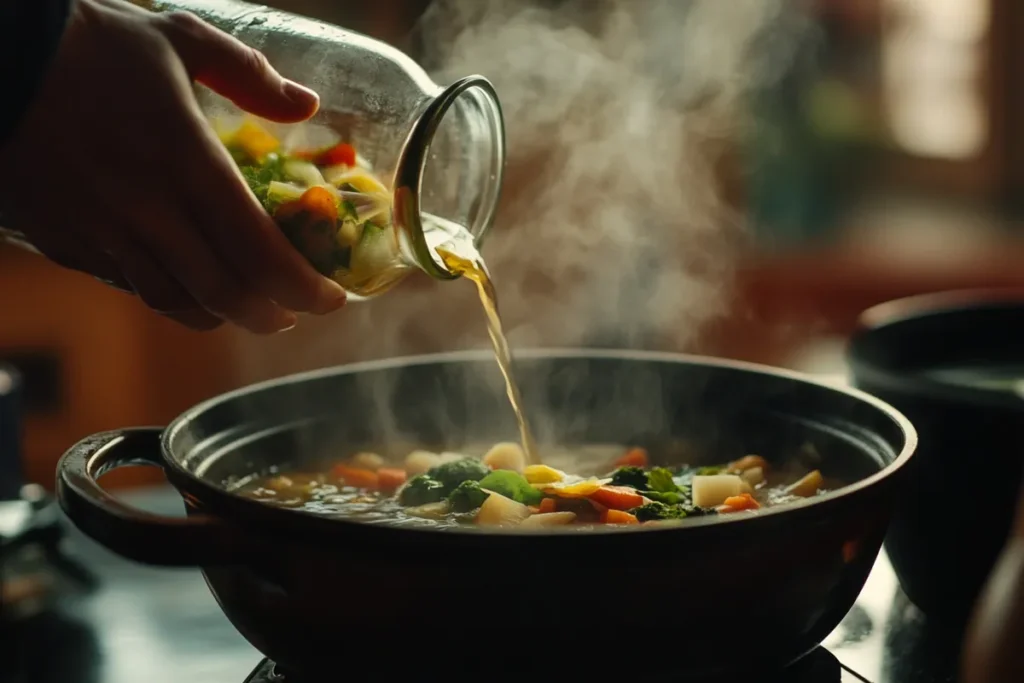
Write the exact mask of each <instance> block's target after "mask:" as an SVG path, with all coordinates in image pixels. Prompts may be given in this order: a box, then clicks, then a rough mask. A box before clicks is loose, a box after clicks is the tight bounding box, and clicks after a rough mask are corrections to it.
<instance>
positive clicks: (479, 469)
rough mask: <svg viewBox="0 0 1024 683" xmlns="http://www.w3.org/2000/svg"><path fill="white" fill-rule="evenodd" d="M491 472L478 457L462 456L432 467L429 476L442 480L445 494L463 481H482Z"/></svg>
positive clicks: (428, 472) (428, 471)
mask: <svg viewBox="0 0 1024 683" xmlns="http://www.w3.org/2000/svg"><path fill="white" fill-rule="evenodd" d="M490 472H491V469H490V468H489V467H488V466H487V465H485V464H483V463H482V462H480V461H479V460H477V459H476V458H462V459H461V460H452V461H451V462H446V463H442V464H440V465H437V466H436V467H431V468H430V469H429V470H427V476H428V477H430V478H431V479H434V480H436V481H439V482H441V485H442V486H443V487H444V493H445V495H448V494H449V493H451V492H452V491H454V490H455V488H456V487H457V486H458V485H459V484H461V483H462V482H464V481H480V480H481V479H483V478H484V477H486V476H487V475H488V474H490ZM524 481H525V480H524Z"/></svg>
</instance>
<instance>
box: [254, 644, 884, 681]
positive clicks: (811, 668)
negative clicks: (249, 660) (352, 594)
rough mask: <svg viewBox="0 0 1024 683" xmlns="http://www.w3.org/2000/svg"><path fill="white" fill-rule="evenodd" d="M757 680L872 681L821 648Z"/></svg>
mask: <svg viewBox="0 0 1024 683" xmlns="http://www.w3.org/2000/svg"><path fill="white" fill-rule="evenodd" d="M245 683H304V682H303V681H296V680H293V678H292V677H290V676H286V675H282V674H281V672H280V671H279V670H278V669H277V667H276V666H275V665H274V663H273V662H272V661H270V660H269V659H264V660H263V661H262V662H260V664H259V666H257V667H256V670H255V671H253V672H252V673H251V674H250V675H249V678H247V679H245ZM758 683H871V682H870V681H868V680H867V679H866V678H863V677H862V676H860V675H859V674H857V673H855V672H854V671H852V670H850V669H849V668H847V667H845V666H843V665H842V664H841V663H840V662H839V660H838V659H836V657H835V655H833V654H832V653H830V652H829V651H828V650H826V649H825V648H818V649H817V650H815V651H814V652H812V653H810V654H808V655H807V656H806V657H804V658H803V659H801V660H800V661H799V662H797V663H796V664H794V665H793V666H791V667H789V668H788V669H786V670H785V671H783V672H780V673H778V674H776V675H774V676H772V675H764V676H762V677H761V678H759V679H758Z"/></svg>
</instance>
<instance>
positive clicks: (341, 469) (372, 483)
mask: <svg viewBox="0 0 1024 683" xmlns="http://www.w3.org/2000/svg"><path fill="white" fill-rule="evenodd" d="M331 474H333V475H334V476H335V477H337V478H338V479H343V480H345V485H346V486H355V487H356V488H360V489H375V488H377V487H378V485H379V483H380V482H379V480H378V478H377V473H376V472H374V471H372V470H363V469H359V468H357V467H348V466H347V465H335V466H334V469H332V470H331Z"/></svg>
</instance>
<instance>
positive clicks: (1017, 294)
mask: <svg viewBox="0 0 1024 683" xmlns="http://www.w3.org/2000/svg"><path fill="white" fill-rule="evenodd" d="M1013 312H1016V313H1018V314H1021V313H1024V288H1019V287H1004V288H998V287H993V288H974V289H954V290H948V291H943V292H934V293H930V294H919V295H915V296H908V297H904V298H901V299H893V300H892V301H886V302H883V303H880V304H877V305H875V306H872V307H871V308H869V309H867V310H865V311H864V312H863V313H861V315H860V316H859V318H858V321H857V323H858V327H857V331H856V332H855V333H854V334H853V335H852V336H851V337H850V339H849V341H848V342H847V346H846V360H847V363H848V364H849V366H850V370H851V371H852V373H853V375H854V379H855V380H865V381H866V382H867V383H869V384H872V385H875V386H878V387H880V388H884V389H885V390H886V391H892V392H898V393H900V394H903V395H905V396H912V397H914V398H916V399H918V400H926V401H939V402H943V403H949V404H971V405H975V406H979V407H983V408H987V409H994V410H1000V411H1009V412H1011V413H1021V412H1024V399H1021V398H1017V397H1014V396H1010V395H1007V394H1004V393H1003V392H997V391H988V390H985V389H975V388H971V387H966V386H960V385H955V384H950V383H946V382H942V381H940V380H936V379H933V378H931V377H930V376H928V375H923V374H920V373H911V372H901V371H896V370H891V369H889V368H887V367H884V366H882V365H880V364H878V363H875V362H872V361H871V360H868V359H866V358H865V357H864V355H863V346H864V345H865V344H867V343H868V341H869V340H871V339H873V338H874V337H875V335H876V334H878V333H881V332H884V331H885V330H889V329H891V328H893V327H895V326H898V325H913V324H914V323H915V322H918V321H923V320H926V319H930V318H935V317H938V316H946V317H950V318H952V319H953V320H954V321H955V320H956V319H957V317H958V316H961V315H964V314H972V313H991V314H993V315H1000V314H1003V315H1005V314H1007V313H1013Z"/></svg>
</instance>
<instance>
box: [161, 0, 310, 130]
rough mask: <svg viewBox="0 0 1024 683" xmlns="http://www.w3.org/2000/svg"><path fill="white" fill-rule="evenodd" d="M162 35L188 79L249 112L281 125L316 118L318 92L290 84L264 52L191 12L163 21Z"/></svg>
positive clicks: (169, 14) (168, 16)
mask: <svg viewBox="0 0 1024 683" xmlns="http://www.w3.org/2000/svg"><path fill="white" fill-rule="evenodd" d="M160 21H161V23H160V26H161V27H162V28H163V33H164V35H165V36H166V37H167V39H168V40H169V41H170V43H171V45H172V46H173V47H174V50H175V52H176V53H177V54H178V58H179V59H181V62H182V64H183V65H184V66H185V70H186V71H187V72H188V74H189V76H190V77H191V78H192V79H193V80H195V81H198V82H199V83H202V84H203V85H205V86H207V87H208V88H210V89H211V90H213V91H215V92H217V93H219V94H220V95H223V96H224V97H226V98H228V99H229V100H231V101H232V102H234V103H235V104H236V105H238V106H239V107H240V108H242V109H244V110H245V111H247V112H250V113H252V114H255V115H257V116H262V117H263V118H266V119H270V120H272V121H278V122H281V123H295V122H298V121H305V120H306V119H308V118H309V117H311V116H313V114H315V113H316V110H317V108H318V107H319V106H320V98H319V97H318V96H317V94H316V93H315V92H313V91H312V90H310V89H309V88H306V87H304V86H302V85H299V84H298V83H295V82H294V81H291V80H289V79H286V78H284V77H282V76H281V74H279V73H278V72H277V71H276V70H275V69H274V67H272V66H271V65H270V62H268V61H267V58H266V57H265V56H264V55H263V53H262V52H260V51H259V50H256V49H254V48H251V47H249V46H248V45H246V44H244V43H242V42H241V41H240V40H238V39H237V38H235V37H233V36H230V35H228V34H227V33H224V32H223V31H221V30H219V29H217V28H216V27H214V26H211V25H210V24H208V23H206V22H204V21H202V20H201V19H199V18H198V17H196V16H195V15H193V14H189V13H187V12H170V13H167V14H164V15H161V16H160Z"/></svg>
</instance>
